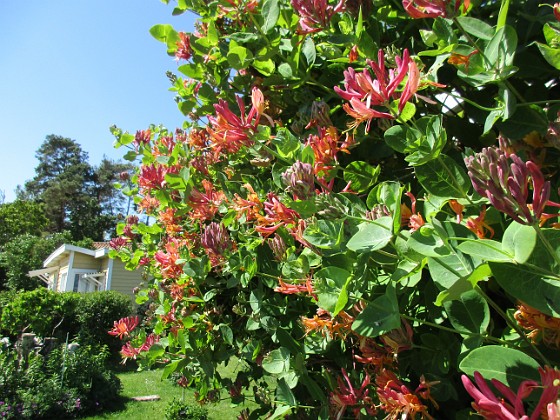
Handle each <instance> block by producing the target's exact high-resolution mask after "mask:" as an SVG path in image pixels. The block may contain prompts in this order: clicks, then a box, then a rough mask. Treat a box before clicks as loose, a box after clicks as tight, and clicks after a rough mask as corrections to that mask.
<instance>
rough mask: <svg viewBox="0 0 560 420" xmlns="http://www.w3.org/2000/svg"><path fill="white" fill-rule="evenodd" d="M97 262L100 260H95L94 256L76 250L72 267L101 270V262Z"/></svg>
mask: <svg viewBox="0 0 560 420" xmlns="http://www.w3.org/2000/svg"><path fill="white" fill-rule="evenodd" d="M99 262H100V261H99V260H96V259H95V258H94V257H91V256H89V255H85V254H80V253H78V252H76V253H75V254H74V264H73V267H72V268H83V269H88V270H96V271H101V270H100V269H101V264H100V263H99Z"/></svg>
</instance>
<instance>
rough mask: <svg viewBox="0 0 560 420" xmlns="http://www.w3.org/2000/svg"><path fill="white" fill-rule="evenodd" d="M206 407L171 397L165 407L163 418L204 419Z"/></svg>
mask: <svg viewBox="0 0 560 420" xmlns="http://www.w3.org/2000/svg"><path fill="white" fill-rule="evenodd" d="M207 418H208V409H206V408H204V407H201V406H199V405H195V404H189V403H187V402H185V401H181V400H178V399H173V401H171V402H170V403H169V404H168V405H167V408H166V409H165V420H183V419H189V420H206V419H207Z"/></svg>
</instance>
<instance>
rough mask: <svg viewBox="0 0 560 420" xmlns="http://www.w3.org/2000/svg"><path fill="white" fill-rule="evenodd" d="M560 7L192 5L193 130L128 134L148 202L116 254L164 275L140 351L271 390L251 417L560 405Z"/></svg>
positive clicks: (141, 201)
mask: <svg viewBox="0 0 560 420" xmlns="http://www.w3.org/2000/svg"><path fill="white" fill-rule="evenodd" d="M541 3H544V2H542V1H540V0H508V1H506V0H503V1H480V0H470V1H468V0H465V1H460V0H459V1H450V0H437V1H427V0H402V1H395V0H376V1H372V0H369V1H368V0H364V1H362V0H359V1H354V0H340V1H332V2H328V1H326V0H323V1H322V0H291V1H289V0H263V1H250V0H248V1H229V0H228V1H222V0H217V1H215V2H205V1H198V0H185V1H178V2H176V3H175V2H174V7H175V8H174V9H173V15H180V14H181V13H183V12H187V11H190V12H194V14H196V15H197V22H196V24H195V29H194V30H193V31H192V33H188V32H182V31H180V30H179V31H177V30H175V29H174V28H173V27H172V26H171V25H166V24H159V25H155V26H154V27H153V28H152V29H151V34H152V35H153V36H154V37H155V38H156V39H158V40H160V41H162V42H163V43H165V46H166V48H167V52H168V53H169V54H171V55H175V58H176V59H177V61H178V67H177V69H176V73H177V74H173V73H170V74H168V77H169V79H170V82H171V84H172V90H173V91H175V92H176V95H177V97H176V99H177V103H178V105H179V109H180V110H181V111H182V112H183V113H184V114H185V115H186V116H187V120H186V121H185V123H184V125H183V127H182V128H180V129H177V130H175V131H171V130H167V129H165V128H162V127H156V126H151V127H149V128H145V129H143V130H139V131H138V132H136V133H135V134H129V133H125V132H123V131H122V130H119V129H118V128H113V133H114V135H115V137H116V141H117V145H118V146H119V147H123V148H127V152H126V155H125V157H126V158H127V159H130V160H131V161H133V160H137V161H138V162H139V169H138V171H137V173H136V174H135V175H134V176H133V177H131V178H130V180H129V181H130V182H128V183H127V185H123V187H124V191H125V192H126V193H128V194H130V195H131V196H132V197H133V198H134V201H135V202H136V203H137V206H138V210H139V211H140V212H142V213H143V214H142V217H141V218H139V217H129V218H128V219H127V221H126V223H122V224H121V225H120V226H119V228H118V234H119V235H120V236H119V238H116V239H115V240H114V241H113V246H114V248H115V251H114V252H113V253H114V254H118V255H119V256H120V257H121V258H122V259H123V260H124V261H126V263H127V265H128V266H129V267H130V268H135V267H137V266H143V267H145V268H146V270H147V273H148V274H149V276H150V277H151V281H150V282H149V285H148V287H147V289H146V290H143V291H140V292H139V293H138V297H137V298H138V303H149V305H150V307H149V310H148V313H147V315H148V316H147V322H146V325H147V326H148V328H147V331H142V330H140V331H139V329H136V330H135V331H129V329H130V330H132V328H133V326H135V324H136V323H135V322H133V320H130V319H129V320H123V321H122V325H120V324H119V325H120V327H119V328H120V331H122V332H121V333H120V336H121V337H126V338H127V339H130V338H129V337H128V335H131V336H132V339H130V341H127V343H126V345H125V347H124V348H123V352H122V353H123V356H124V357H126V358H136V359H140V360H141V362H142V363H147V364H153V363H162V362H163V363H165V364H166V368H165V375H170V374H171V373H174V372H178V373H179V374H180V375H181V376H182V377H184V378H185V379H184V382H186V383H189V384H190V385H192V386H195V387H196V388H197V391H198V397H199V399H200V400H201V401H214V400H216V399H218V398H226V396H227V394H229V395H230V396H231V397H232V401H234V402H235V401H239V400H242V399H243V398H245V397H246V396H247V395H248V394H252V395H251V398H253V399H254V400H255V401H257V402H258V403H259V405H260V408H259V409H258V410H257V411H255V412H253V413H250V414H248V413H244V414H243V415H242V418H247V417H248V416H251V415H252V416H253V417H261V418H264V417H266V416H270V418H279V417H285V416H290V417H291V418H322V419H326V418H359V417H360V416H363V417H368V416H369V417H378V418H391V419H396V418H404V417H407V416H408V418H462V416H463V417H467V416H468V415H469V413H470V412H472V410H473V407H474V408H475V409H476V410H478V411H479V412H481V413H482V414H484V415H487V416H488V417H489V418H502V417H500V416H502V415H503V413H507V414H508V415H510V418H521V417H523V416H524V415H525V416H526V417H527V418H537V417H539V416H540V415H541V413H544V412H545V411H546V409H548V410H549V412H553V413H554V411H556V414H552V416H556V417H558V416H560V413H559V411H560V405H555V402H556V400H557V398H558V391H559V390H560V371H559V370H557V369H555V368H554V366H555V365H558V363H559V362H560V358H559V353H558V348H559V347H560V338H559V337H560V304H559V302H560V276H559V274H558V273H559V267H560V233H559V232H560V231H559V230H558V228H559V227H560V224H559V223H558V209H559V207H560V204H559V203H558V201H559V199H558V192H557V190H558V187H559V185H560V184H559V182H558V181H559V179H558V178H559V176H560V171H559V170H558V162H559V160H558V158H559V157H560V125H559V124H560V118H559V111H560V106H559V105H560V94H559V92H560V83H559V78H558V76H559V73H558V71H559V70H560V48H559V46H560V23H559V22H558V19H560V6H558V5H556V6H555V7H554V8H553V7H551V6H552V2H550V4H541ZM178 25H181V23H178ZM182 29H183V30H185V29H187V28H182ZM146 216H149V217H146ZM147 218H149V220H150V223H149V224H147V223H142V222H140V221H139V220H146V219H147ZM115 333H116V332H115ZM129 333H130V334H129ZM145 340H147V341H145ZM233 356H235V358H233ZM230 360H236V361H238V362H236V366H237V367H238V376H237V378H235V380H230V379H227V378H222V377H221V375H220V374H219V371H218V370H217V367H218V366H219V365H220V364H221V363H224V362H228V361H230ZM490 381H492V383H493V384H494V385H495V388H494V389H492V388H490V387H489V386H488V385H485V384H486V383H490ZM497 381H499V382H500V383H501V384H502V385H500V384H498V382H497ZM533 381H534V382H533ZM543 388H544V389H545V391H544V392H542V393H541V392H540V391H537V390H540V389H543ZM529 389H530V390H532V391H531V395H530V396H528V395H527V393H529V391H528V390H529ZM526 391H527V392H526ZM518 392H519V394H517V393H518ZM513 395H517V397H516V398H517V399H515V398H514V397H513ZM473 400H474V402H475V404H474V405H471V403H472V402H473ZM522 400H525V403H523V402H522ZM430 416H431V417H430ZM503 416H504V417H503V418H505V417H507V416H506V415H503Z"/></svg>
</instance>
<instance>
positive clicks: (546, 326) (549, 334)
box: [514, 304, 560, 348]
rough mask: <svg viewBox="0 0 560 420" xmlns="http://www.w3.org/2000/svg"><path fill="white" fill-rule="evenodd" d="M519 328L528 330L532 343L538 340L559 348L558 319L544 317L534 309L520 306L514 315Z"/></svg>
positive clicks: (559, 326)
mask: <svg viewBox="0 0 560 420" xmlns="http://www.w3.org/2000/svg"><path fill="white" fill-rule="evenodd" d="M514 317H515V320H516V321H517V323H518V324H519V325H520V326H521V328H523V329H525V330H528V331H529V333H528V334H527V336H528V337H529V338H530V339H531V341H532V342H533V343H537V342H538V341H539V339H542V341H543V342H544V343H545V344H546V345H547V346H551V347H556V348H560V319H559V318H553V317H551V316H549V315H545V314H543V313H542V312H540V311H539V310H537V309H535V308H531V307H530V306H528V305H525V304H520V305H519V306H518V307H517V311H516V312H515V314H514Z"/></svg>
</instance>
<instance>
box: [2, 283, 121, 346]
mask: <svg viewBox="0 0 560 420" xmlns="http://www.w3.org/2000/svg"><path fill="white" fill-rule="evenodd" d="M5 293H6V294H7V296H8V297H9V299H6V300H4V299H2V295H4V293H0V303H2V308H1V309H0V335H5V336H8V337H10V338H11V339H12V340H15V339H16V338H17V337H18V336H20V335H21V333H22V332H28V333H29V332H33V333H35V334H37V335H39V336H41V337H57V338H58V339H59V340H60V341H61V342H64V341H66V339H67V337H69V339H70V340H77V341H78V342H79V343H80V344H82V345H91V346H96V347H99V346H106V347H107V348H108V349H109V351H110V353H111V354H112V355H114V356H116V355H117V354H118V351H119V350H120V346H119V345H118V344H117V343H116V342H115V340H113V339H112V337H111V336H110V335H109V334H107V330H108V329H109V328H111V326H112V325H113V321H114V320H115V319H119V318H121V317H125V316H128V315H130V314H131V312H132V307H131V306H132V305H131V302H130V298H129V297H128V296H126V295H123V294H121V293H118V292H114V291H103V292H96V293H73V292H66V293H59V292H54V291H51V290H47V289H45V288H39V289H36V290H32V291H28V292H20V293H17V294H14V293H12V292H5Z"/></svg>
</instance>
